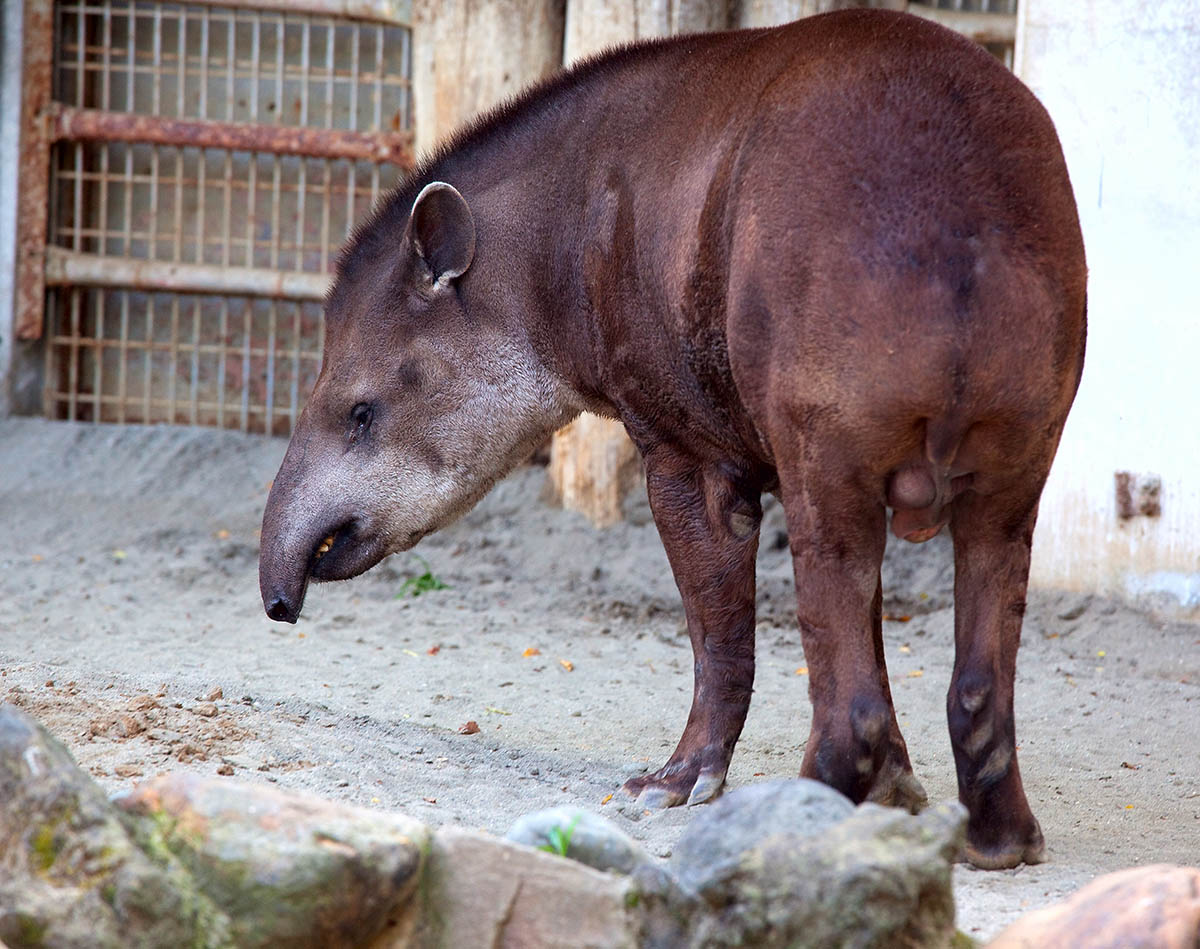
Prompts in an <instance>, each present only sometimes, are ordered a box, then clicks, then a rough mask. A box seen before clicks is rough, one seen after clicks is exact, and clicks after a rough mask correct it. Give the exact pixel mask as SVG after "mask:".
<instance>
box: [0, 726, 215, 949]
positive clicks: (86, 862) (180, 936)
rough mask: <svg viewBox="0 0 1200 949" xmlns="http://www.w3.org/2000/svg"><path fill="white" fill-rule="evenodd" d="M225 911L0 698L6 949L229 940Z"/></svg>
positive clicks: (0, 924)
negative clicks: (153, 853)
mask: <svg viewBox="0 0 1200 949" xmlns="http://www.w3.org/2000/svg"><path fill="white" fill-rule="evenodd" d="M228 933H229V929H228V920H227V919H226V918H225V917H224V915H223V914H222V913H221V912H220V911H219V910H218V909H217V908H216V906H215V905H214V904H213V903H212V901H211V900H209V899H207V897H205V896H204V895H203V894H201V893H199V892H198V891H197V890H196V888H195V886H194V885H193V883H192V880H191V878H190V877H189V876H188V874H187V873H186V871H184V870H183V869H182V868H181V867H180V866H179V865H178V864H177V863H176V862H174V861H172V860H171V859H170V858H169V855H167V856H166V857H165V858H164V859H163V860H161V861H159V860H155V859H152V858H151V857H150V856H149V855H147V854H146V853H145V852H143V851H142V849H141V848H140V847H139V846H138V845H137V843H136V842H135V840H134V839H133V837H132V836H131V835H130V833H129V831H128V829H127V828H126V827H125V826H124V824H123V823H122V821H121V820H120V817H119V815H118V814H117V812H116V810H115V808H114V807H113V806H112V804H111V803H110V802H109V800H108V798H107V797H105V795H104V792H103V791H102V790H101V789H100V787H99V786H98V785H96V784H95V783H94V782H93V781H92V780H91V779H90V778H89V777H88V776H87V775H86V774H85V773H84V772H83V771H81V770H80V769H79V768H78V767H77V766H76V764H75V762H74V760H73V759H72V758H71V754H70V752H68V751H67V749H66V748H64V747H63V746H62V745H61V744H60V743H59V742H58V741H57V740H55V739H54V738H53V737H52V736H51V735H50V734H49V733H48V732H46V731H45V729H43V728H42V727H41V726H40V725H38V723H37V722H35V721H34V720H33V719H32V718H30V717H29V716H27V715H25V714H24V713H22V712H20V711H18V710H17V709H16V708H14V707H13V706H11V705H0V941H3V942H5V943H7V944H8V945H9V946H10V947H12V949H24V947H32V946H54V947H56V949H75V947H79V949H83V947H87V949H108V947H114V949H116V947H135V946H145V947H155V949H157V947H161V946H227V945H231V943H230V941H229V938H228Z"/></svg>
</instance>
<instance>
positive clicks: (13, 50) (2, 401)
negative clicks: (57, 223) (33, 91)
mask: <svg viewBox="0 0 1200 949" xmlns="http://www.w3.org/2000/svg"><path fill="white" fill-rule="evenodd" d="M22 6H23V4H22V3H20V2H19V0H11V2H5V3H2V4H0V8H2V10H0V17H2V18H3V19H0V418H3V417H4V416H6V415H8V414H9V411H10V406H9V402H10V384H11V367H12V360H13V341H12V326H13V293H14V289H13V271H14V268H15V267H16V236H17V142H18V140H19V139H20V135H19V134H18V131H19V129H20V118H21V14H22V9H21V8H22Z"/></svg>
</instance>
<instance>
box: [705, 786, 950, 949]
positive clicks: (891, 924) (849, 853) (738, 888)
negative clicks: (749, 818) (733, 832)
mask: <svg viewBox="0 0 1200 949" xmlns="http://www.w3.org/2000/svg"><path fill="white" fill-rule="evenodd" d="M965 831H966V810H965V809H964V808H963V807H962V806H961V805H960V804H958V803H952V802H947V803H944V804H939V805H937V806H936V807H933V808H931V809H929V810H927V811H925V812H924V813H923V814H920V815H918V816H913V815H911V814H908V813H905V812H904V811H899V810H895V809H892V808H885V807H880V806H878V805H875V804H863V805H861V806H860V807H858V808H857V810H856V811H855V813H854V814H853V815H852V816H850V817H847V818H846V819H844V820H841V821H839V822H838V823H835V824H833V825H832V826H830V827H828V828H827V829H826V830H825V831H824V832H823V833H822V834H821V835H819V836H812V835H811V834H808V833H797V832H794V831H788V830H779V831H777V832H775V833H770V834H768V835H766V836H764V837H763V838H762V839H761V840H760V841H759V842H758V843H757V844H755V845H754V846H752V847H751V848H750V849H748V850H746V851H744V852H743V853H742V854H741V855H740V856H739V857H737V858H736V859H735V860H730V861H724V862H722V863H718V864H716V865H714V866H713V867H711V869H710V870H709V871H708V872H707V873H705V872H701V873H699V874H695V873H694V874H693V876H692V880H693V882H694V886H695V890H696V892H697V893H698V895H699V897H700V899H701V901H702V903H703V905H704V908H705V910H706V912H705V913H704V914H703V915H701V916H700V917H699V918H698V920H697V922H696V925H695V927H694V929H693V931H692V938H691V940H690V944H691V945H693V946H706V947H707V946H712V947H715V946H746V945H753V946H761V947H789V949H799V947H808V946H811V947H814V949H818V947H826V946H856V947H863V949H867V947H880V949H884V947H893V946H922V947H939V946H950V945H952V944H953V942H954V939H955V928H954V897H953V894H952V892H951V888H950V881H951V867H952V865H953V863H954V861H955V859H956V857H957V856H958V854H959V853H960V851H961V850H962V846H963V843H964V839H965Z"/></svg>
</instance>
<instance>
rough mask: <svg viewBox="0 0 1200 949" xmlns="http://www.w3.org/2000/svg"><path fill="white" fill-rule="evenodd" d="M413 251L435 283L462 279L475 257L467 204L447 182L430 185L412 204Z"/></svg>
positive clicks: (410, 224)
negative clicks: (427, 269)
mask: <svg viewBox="0 0 1200 949" xmlns="http://www.w3.org/2000/svg"><path fill="white" fill-rule="evenodd" d="M408 231H409V237H410V239H411V240H412V246H413V250H414V251H416V253H417V254H418V256H420V258H421V259H422V260H424V261H425V263H426V264H427V265H428V266H429V270H430V273H431V274H432V275H433V280H434V283H438V284H441V285H443V286H444V285H446V284H447V283H449V282H450V281H451V280H455V279H457V278H458V277H461V276H462V275H463V274H464V273H466V272H467V268H468V267H470V266H471V261H472V260H473V259H474V257H475V221H474V219H473V218H472V217H471V209H470V208H469V207H467V202H466V201H465V200H464V199H463V196H462V195H461V194H459V193H458V191H457V190H455V188H454V187H453V186H452V185H448V184H446V182H444V181H434V182H431V183H430V184H427V185H426V186H425V187H424V188H422V189H421V193H420V194H419V195H417V200H416V201H414V202H413V207H412V215H411V216H410V218H409V222H408Z"/></svg>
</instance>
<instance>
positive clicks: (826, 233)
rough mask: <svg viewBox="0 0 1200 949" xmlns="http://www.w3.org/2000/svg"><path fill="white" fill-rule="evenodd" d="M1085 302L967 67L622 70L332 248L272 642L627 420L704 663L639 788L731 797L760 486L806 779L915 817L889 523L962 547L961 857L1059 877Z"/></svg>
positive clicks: (853, 26) (784, 55) (463, 134)
mask: <svg viewBox="0 0 1200 949" xmlns="http://www.w3.org/2000/svg"><path fill="white" fill-rule="evenodd" d="M1085 289H1086V267H1085V261H1084V249H1083V242H1082V237H1081V234H1080V228H1079V222H1078V215H1077V211H1076V207H1075V202H1074V198H1073V196H1072V191H1071V185H1070V182H1069V180H1068V177H1067V168H1066V165H1065V162H1064V159H1063V155H1062V151H1061V148H1060V146H1059V143H1058V139H1057V136H1056V134H1055V131H1054V127H1053V125H1052V123H1051V121H1050V118H1049V117H1048V115H1047V113H1046V111H1045V110H1044V109H1043V108H1042V106H1041V105H1040V104H1039V103H1038V101H1037V100H1036V99H1035V97H1034V96H1033V95H1032V94H1031V93H1030V92H1029V90H1028V89H1026V88H1025V87H1024V86H1023V85H1022V84H1021V83H1020V82H1019V81H1018V80H1017V79H1016V78H1015V77H1014V76H1013V75H1012V74H1011V73H1010V72H1009V71H1008V70H1006V69H1005V68H1004V67H1003V66H1002V65H1001V64H1000V63H999V62H998V61H997V60H996V59H994V58H993V57H992V56H990V55H989V54H988V53H987V52H986V51H985V50H984V49H983V48H982V47H980V46H977V45H975V44H974V43H972V42H970V41H969V40H967V39H965V38H963V37H961V36H959V35H957V34H955V33H952V32H951V31H949V30H947V29H944V28H942V27H940V26H937V25H935V24H932V23H929V22H927V21H925V20H922V19H919V18H917V17H913V16H909V15H905V14H899V13H893V12H887V11H879V10H850V11H842V12H836V13H829V14H825V15H820V16H814V17H811V18H807V19H804V20H801V21H799V22H796V23H793V24H790V25H787V26H781V27H777V28H770V29H758V30H746V31H734V32H726V33H717V34H705V35H695V36H682V37H676V38H671V39H664V40H656V41H651V42H646V43H640V44H635V45H631V46H627V47H624V48H619V49H615V50H612V51H610V52H607V53H605V54H602V55H600V56H598V57H596V58H594V59H591V60H588V61H586V62H584V63H582V64H581V65H579V66H578V67H576V68H573V69H570V70H568V71H565V72H562V73H561V74H558V75H556V76H554V77H552V78H550V79H548V80H546V81H544V82H542V83H541V84H540V85H537V86H535V87H533V88H532V89H530V90H528V91H527V92H525V93H524V94H522V95H520V96H518V97H517V98H515V99H513V100H512V101H510V102H508V103H506V104H504V105H502V106H500V107H499V108H498V109H496V110H495V111H493V112H491V113H490V114H488V115H486V116H484V117H483V118H481V119H479V120H477V121H475V122H474V123H473V124H471V125H469V126H467V127H466V128H464V129H463V130H461V131H459V132H458V133H457V134H455V135H454V136H453V137H452V138H451V139H450V140H449V141H448V142H447V143H446V144H445V145H444V146H443V147H441V148H440V149H439V150H438V151H437V152H436V153H435V154H433V155H432V156H431V157H429V158H428V159H427V160H425V161H424V162H423V163H422V164H421V165H420V166H419V167H418V168H417V170H416V171H415V172H414V173H413V174H412V175H411V176H410V177H409V178H408V179H407V180H406V181H405V182H404V183H403V184H401V185H400V186H399V187H397V188H396V190H395V191H394V192H393V193H391V194H390V196H388V197H386V198H385V199H384V200H382V201H381V202H380V204H379V205H378V206H377V208H376V209H375V210H374V211H373V213H372V215H371V217H370V219H369V220H368V221H366V223H364V224H362V225H361V226H360V227H359V228H358V229H357V231H356V233H355V234H354V235H353V236H352V238H351V239H350V240H349V241H348V243H347V245H346V247H345V248H344V249H343V252H342V254H341V256H340V261H339V264H338V268H337V274H336V278H335V280H334V283H333V286H332V289H331V291H330V293H329V295H328V298H327V301H326V304H325V325H326V337H325V351H324V357H323V362H322V366H321V371H320V374H319V376H318V378H317V381H316V383H315V385H314V387H313V391H312V394H311V397H310V398H309V400H308V402H307V404H306V406H305V408H304V411H303V413H302V414H301V416H300V418H299V420H298V422H297V424H296V427H295V431H294V433H293V435H292V439H291V443H290V445H289V447H288V449H287V453H286V455H285V457H284V459H283V463H282V466H281V468H280V470H279V474H278V476H277V477H276V478H275V481H274V485H273V487H272V489H271V492H270V496H269V498H268V500H267V505H266V511H265V514H264V517H263V530H262V551H261V562H260V580H261V592H262V597H263V602H264V605H265V608H266V611H267V614H268V616H270V617H271V618H272V619H274V620H283V621H286V622H294V621H295V620H296V618H297V616H298V615H299V613H300V610H301V607H302V605H303V603H304V597H305V592H306V590H307V587H308V583H309V581H310V580H316V581H325V580H341V579H346V578H349V577H353V576H356V575H358V574H360V573H362V572H363V571H365V570H367V569H369V568H370V567H371V566H373V565H374V564H376V563H378V562H379V561H380V560H381V559H382V558H384V557H386V556H387V555H388V554H391V553H394V552H396V551H402V550H406V549H408V548H410V547H412V546H413V545H414V544H416V543H417V541H418V540H420V539H421V538H422V537H423V536H425V535H426V534H428V533H430V532H431V531H434V530H437V529H438V528H440V527H442V526H444V525H446V524H447V523H449V522H450V521H451V520H453V519H454V518H456V517H457V516H458V515H460V514H462V513H463V512H464V511H466V510H467V509H468V508H470V507H471V506H472V505H473V504H474V503H475V502H476V501H477V500H478V499H479V498H480V497H481V496H482V495H483V494H484V493H485V492H486V491H487V490H488V488H489V487H490V486H491V485H492V484H493V483H495V481H496V480H497V479H498V478H500V477H501V476H503V475H504V474H505V473H506V472H508V471H509V470H510V469H512V468H513V467H514V466H515V465H516V464H518V463H519V462H521V461H522V460H523V459H525V458H526V457H527V456H528V455H529V454H530V453H531V451H532V450H533V449H535V448H536V447H538V446H539V445H541V444H544V442H545V439H547V437H548V436H549V435H550V434H551V433H552V432H554V431H555V430H556V429H558V428H560V427H561V426H562V425H564V424H565V423H567V422H568V421H569V420H570V419H572V418H573V417H575V416H576V415H577V414H578V413H580V412H582V411H585V410H586V411H590V412H596V413H599V414H601V415H605V416H610V417H614V418H617V419H620V420H621V422H622V423H623V424H624V427H625V429H626V430H627V431H628V433H629V436H630V437H631V439H632V440H633V442H634V444H635V445H636V446H637V448H638V450H639V452H640V453H641V457H642V459H643V460H644V465H645V474H646V489H647V493H648V495H649V501H650V506H651V510H652V512H653V515H654V520H655V523H656V525H657V527H658V530H659V533H660V535H661V538H662V542H663V545H664V546H665V548H666V553H667V556H668V559H669V561H670V564H671V569H672V571H673V573H674V578H675V580H676V583H677V585H678V587H679V592H680V593H681V595H682V598H683V605H684V611H685V613H686V616H687V626H688V633H689V636H690V639H691V643H692V648H693V651H694V656H695V667H694V674H695V686H694V693H693V697H692V705H691V711H690V713H689V715H688V719H687V724H686V725H685V726H684V729H683V736H682V737H681V738H680V740H679V744H678V747H677V748H676V749H675V752H674V753H673V754H672V755H671V757H670V759H669V760H668V761H667V762H666V764H665V765H664V766H663V767H662V768H660V769H659V770H657V771H655V772H653V773H652V774H647V775H644V776H639V777H636V778H634V779H633V780H630V781H628V782H627V783H626V785H625V790H626V791H628V792H629V793H631V794H633V795H637V796H639V798H640V800H641V801H642V803H643V804H644V805H645V806H670V805H676V804H682V803H685V802H686V803H698V802H703V801H707V800H709V799H711V798H713V797H714V796H715V795H717V794H719V793H720V791H721V789H722V786H723V783H724V780H725V774H726V770H727V768H728V766H729V762H730V758H731V756H732V754H733V749H734V745H735V743H736V742H737V740H738V736H739V734H740V732H741V729H742V725H743V722H744V721H745V718H746V712H747V709H748V707H749V704H750V695H751V691H752V686H753V681H754V628H755V574H754V570H755V551H756V548H757V546H758V541H759V523H760V519H761V515H762V507H761V499H762V496H763V493H764V492H773V493H775V494H776V495H777V496H778V497H779V498H780V501H781V503H782V506H783V510H784V512H785V514H786V522H787V531H788V537H789V541H790V549H791V554H792V559H793V563H794V572H795V588H796V596H797V602H798V610H797V612H798V620H799V627H800V632H801V638H802V643H803V648H804V656H805V661H806V662H807V665H808V668H809V670H810V678H809V682H810V688H809V694H810V699H811V702H812V724H811V732H810V734H809V738H808V742H807V745H806V746H805V750H804V756H803V760H802V763H801V767H800V773H801V774H802V775H804V776H808V777H812V778H816V779H819V780H820V781H823V782H825V783H827V784H829V785H831V786H832V787H834V788H836V789H838V790H839V791H841V792H843V793H845V794H846V795H848V796H849V797H850V798H851V799H852V800H854V801H863V800H871V801H877V802H882V803H888V804H894V805H899V806H906V807H909V808H911V809H916V808H918V807H920V806H921V804H922V803H923V801H924V799H925V794H924V791H923V790H922V788H921V785H920V784H919V782H918V781H917V780H916V778H915V777H914V775H913V772H912V765H911V764H910V762H909V756H908V751H907V748H906V746H905V742H904V738H903V737H902V735H901V733H900V728H899V725H898V723H897V720H896V713H895V710H894V708H893V705H892V696H891V692H890V689H889V687H888V675H887V670H886V667H885V664H884V646H883V637H882V630H881V602H882V588H881V582H880V563H881V560H882V557H883V551H884V543H885V539H886V535H887V530H888V518H889V511H890V518H891V521H890V524H891V530H892V531H893V532H894V533H895V534H896V535H898V536H899V537H901V538H905V539H907V540H910V541H923V540H927V539H929V538H930V537H932V536H933V535H934V534H936V533H937V532H938V531H939V530H941V529H942V528H944V527H946V526H948V527H949V530H950V532H951V534H952V537H953V543H954V565H955V581H954V599H955V603H954V610H955V615H954V627H955V635H954V638H955V662H954V671H953V675H952V678H951V681H950V685H949V692H948V694H947V702H946V705H947V712H948V717H949V730H950V738H951V743H952V746H953V750H954V760H955V764H956V767H957V772H958V774H957V777H958V789H959V797H960V800H961V801H962V803H963V804H964V805H965V806H966V809H967V811H968V823H967V848H966V857H967V859H968V860H970V861H971V862H972V863H974V864H976V865H977V866H980V867H986V868H999V867H1011V866H1015V865H1017V864H1019V863H1021V862H1022V861H1024V862H1027V863H1033V862H1036V861H1038V860H1040V859H1041V858H1042V856H1043V851H1044V843H1043V836H1042V833H1041V829H1040V827H1039V825H1038V822H1037V820H1036V819H1035V818H1034V816H1033V814H1032V812H1031V811H1030V807H1029V804H1028V801H1027V800H1026V796H1025V792H1024V789H1023V787H1022V784H1021V776H1020V771H1019V769H1018V766H1017V753H1016V743H1015V733H1014V724H1013V683H1014V675H1015V666H1016V657H1017V646H1018V642H1019V640H1020V633H1021V619H1022V613H1023V611H1024V609H1025V602H1026V585H1027V580H1028V573H1029V562H1030V545H1031V540H1032V536H1033V530H1034V522H1035V519H1036V516H1037V508H1038V501H1039V498H1040V495H1041V492H1042V488H1043V485H1044V483H1045V481H1046V478H1047V475H1048V473H1049V470H1050V465H1051V461H1052V459H1053V457H1054V454H1055V451H1056V449H1057V446H1058V442H1059V438H1060V435H1061V433H1062V430H1063V425H1064V423H1065V420H1066V418H1067V413H1068V410H1069V409H1070V406H1071V403H1072V400H1073V399H1074V395H1075V391H1076V388H1077V386H1078V383H1079V378H1080V373H1081V371H1082V367H1083V359H1084V342H1085V335H1086V315H1085V313H1086V300H1085Z"/></svg>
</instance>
